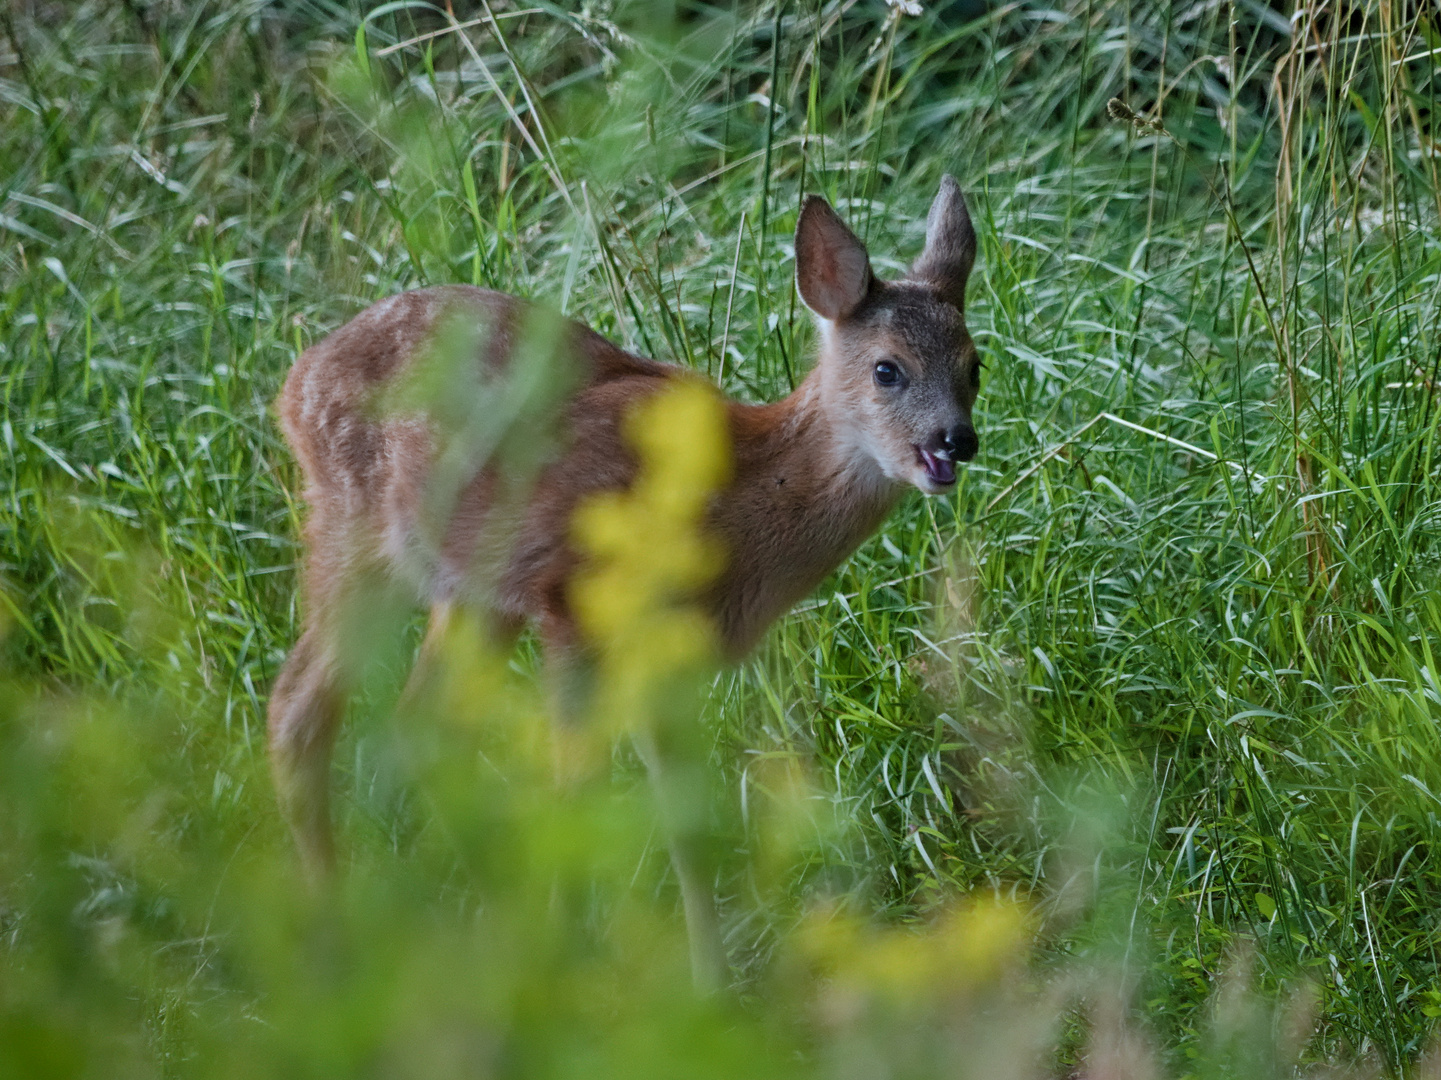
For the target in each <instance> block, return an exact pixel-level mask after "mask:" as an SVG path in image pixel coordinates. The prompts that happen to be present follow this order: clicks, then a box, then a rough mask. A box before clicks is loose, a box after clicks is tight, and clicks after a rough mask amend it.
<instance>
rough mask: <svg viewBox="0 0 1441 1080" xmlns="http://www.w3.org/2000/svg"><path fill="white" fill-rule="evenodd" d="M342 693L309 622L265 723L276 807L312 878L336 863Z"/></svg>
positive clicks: (328, 654) (330, 656)
mask: <svg viewBox="0 0 1441 1080" xmlns="http://www.w3.org/2000/svg"><path fill="white" fill-rule="evenodd" d="M344 707H345V694H344V692H343V689H342V685H341V674H340V671H339V665H338V663H337V659H336V657H335V656H334V649H333V643H332V642H330V641H328V640H327V639H326V636H325V635H324V634H323V633H322V632H321V631H320V629H319V627H318V626H316V625H314V624H312V625H311V626H309V627H308V628H307V629H306V630H305V632H304V633H303V634H302V635H301V636H300V640H299V641H297V642H296V643H295V647H294V648H293V649H291V651H290V656H289V657H287V658H286V661H285V666H284V667H283V668H281V671H280V676H279V678H277V679H276V680H275V686H274V688H273V689H272V690H271V692H270V707H269V715H268V717H267V722H266V727H267V729H268V735H269V742H270V768H271V775H272V776H273V777H274V781H275V790H276V795H277V796H278V797H279V800H280V808H281V811H282V813H284V815H285V817H286V820H287V821H288V822H289V824H290V829H291V832H292V833H293V834H294V837H295V844H296V847H297V848H298V849H299V852H300V860H301V864H302V866H303V867H304V869H305V872H306V875H307V876H308V877H310V878H311V880H312V881H317V882H318V881H321V880H323V879H325V878H326V877H328V876H329V875H330V874H331V873H332V872H333V871H334V869H335V842H334V839H333V837H332V834H331V825H330V755H331V751H332V749H333V748H334V745H335V735H336V731H337V730H338V729H339V727H340V717H341V712H342V710H343V709H344Z"/></svg>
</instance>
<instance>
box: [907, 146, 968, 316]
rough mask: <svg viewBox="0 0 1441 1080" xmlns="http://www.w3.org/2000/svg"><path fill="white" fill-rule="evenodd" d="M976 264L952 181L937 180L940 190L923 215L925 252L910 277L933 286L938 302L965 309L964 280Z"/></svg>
mask: <svg viewBox="0 0 1441 1080" xmlns="http://www.w3.org/2000/svg"><path fill="white" fill-rule="evenodd" d="M975 261H976V230H975V229H974V228H972V227H971V215H970V212H969V211H967V210H966V197H965V196H964V195H962V194H961V187H960V185H959V184H957V183H956V178H955V177H954V176H951V175H949V174H947V175H946V176H943V177H941V190H940V191H938V192H936V200H935V202H933V203H931V212H930V214H928V215H927V216H926V249H925V250H924V251H923V252H921V257H920V258H919V259H917V260H916V265H915V266H913V267H912V268H911V278H912V279H913V280H915V281H924V282H926V283H928V284H930V285H934V286H935V287H936V289H938V290H939V291H940V294H941V299H943V300H945V301H946V302H947V303H951V304H954V305H955V306H956V307H957V308H961V307H964V306H965V301H966V279H967V278H969V277H970V276H971V267H972V266H973V265H975Z"/></svg>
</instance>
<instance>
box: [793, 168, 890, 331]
mask: <svg viewBox="0 0 1441 1080" xmlns="http://www.w3.org/2000/svg"><path fill="white" fill-rule="evenodd" d="M871 281H872V274H871V260H870V256H868V255H867V254H866V245H865V244H863V243H861V242H860V240H858V239H857V238H856V234H855V233H853V232H851V230H850V229H849V228H847V227H846V223H845V222H844V221H842V220H841V219H840V216H839V215H838V214H837V213H836V212H835V211H834V210H832V209H831V205H830V203H828V202H826V201H825V199H822V198H821V197H820V196H818V195H808V196H807V197H806V201H805V204H804V205H803V206H802V207H801V216H800V220H799V221H797V222H796V288H797V289H798V290H800V294H801V299H802V300H804V301H805V302H806V307H808V308H810V309H811V310H812V311H814V312H815V313H816V314H817V315H819V316H820V317H821V318H823V319H830V320H832V321H834V320H836V319H844V318H845V317H846V316H847V315H849V314H851V313H852V312H853V311H855V310H856V308H858V307H860V304H861V301H862V300H864V299H865V298H866V293H868V292H869V291H870V288H871Z"/></svg>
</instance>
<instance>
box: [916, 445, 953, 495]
mask: <svg viewBox="0 0 1441 1080" xmlns="http://www.w3.org/2000/svg"><path fill="white" fill-rule="evenodd" d="M916 457H917V458H918V459H920V463H921V468H923V469H925V470H926V478H927V479H928V480H930V482H931V483H933V484H935V485H937V486H938V487H950V485H952V484H954V483H955V482H956V463H955V462H954V461H952V460H951V453H950V451H949V450H937V451H935V452H932V451H930V450H922V449H921V448H920V447H919V446H918V447H916Z"/></svg>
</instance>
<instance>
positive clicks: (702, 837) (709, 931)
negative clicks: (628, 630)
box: [541, 605, 730, 994]
mask: <svg viewBox="0 0 1441 1080" xmlns="http://www.w3.org/2000/svg"><path fill="white" fill-rule="evenodd" d="M547 616H548V617H547V618H546V619H544V620H543V621H542V624H541V633H542V636H543V637H544V638H545V642H546V660H547V664H546V666H547V668H548V672H547V673H548V675H549V677H550V680H551V685H552V692H553V693H554V695H555V702H556V705H555V711H556V722H557V723H558V724H560V725H562V727H564V726H565V725H573V724H579V723H583V722H584V721H585V710H586V708H587V707H588V705H589V704H590V697H591V693H592V690H593V689H594V678H595V667H594V664H593V663H592V662H591V660H590V659H589V658H588V657H587V656H586V652H585V649H584V647H583V646H582V645H581V644H580V643H579V642H578V640H577V639H576V636H575V632H574V627H573V626H572V625H571V623H570V620H569V618H568V617H567V616H566V615H565V613H564V609H563V608H561V606H560V605H555V607H553V608H552V610H551V611H550V612H548V613H547ZM633 739H634V742H635V747H636V751H637V752H638V753H639V754H640V757H641V760H642V761H643V762H644V763H645V767H646V772H647V774H648V775H649V778H650V783H651V790H652V791H654V793H655V800H656V807H657V810H658V812H659V814H660V819H661V820H660V824H661V828H662V830H663V831H664V833H665V838H666V848H667V850H668V851H669V853H670V860H671V866H672V867H673V868H674V870H675V875H676V878H677V880H678V881H679V883H680V893H681V903H682V906H683V907H684V910H685V924H686V936H687V937H688V939H689V941H690V960H691V978H692V979H693V980H694V981H695V986H696V989H697V990H698V991H700V992H701V993H703V994H709V993H713V992H715V991H717V990H720V989H722V988H723V987H725V986H726V985H728V984H729V982H730V965H729V963H728V962H727V960H726V954H725V946H724V944H723V943H722V941H721V933H720V916H719V914H718V912H717V910H716V903H715V891H714V880H715V874H714V866H713V864H712V860H711V858H710V854H709V846H710V840H711V836H710V831H709V828H708V824H707V821H708V817H709V814H708V812H707V811H708V810H709V806H708V800H707V798H706V797H705V795H704V794H703V793H704V791H705V785H696V784H695V783H693V780H694V777H690V776H686V775H685V774H686V773H687V771H689V770H688V769H687V767H686V766H687V765H688V764H692V763H688V762H686V761H685V760H684V759H683V758H678V757H676V756H675V755H674V754H671V753H667V752H666V751H665V750H663V749H662V748H661V746H660V745H659V744H658V743H657V741H656V739H655V736H654V735H653V734H652V733H651V732H649V731H638V732H636V733H635V735H634V736H633ZM564 752H565V744H564V740H563V739H558V740H557V743H556V760H555V766H554V767H555V773H556V779H557V783H559V784H560V785H561V787H562V789H564V786H565V785H566V783H568V782H569V781H570V780H571V779H572V774H573V773H574V771H575V766H574V764H573V763H570V762H567V761H565V760H564ZM700 764H701V765H704V763H703V762H702V763H700Z"/></svg>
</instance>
